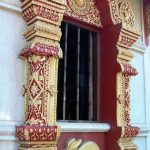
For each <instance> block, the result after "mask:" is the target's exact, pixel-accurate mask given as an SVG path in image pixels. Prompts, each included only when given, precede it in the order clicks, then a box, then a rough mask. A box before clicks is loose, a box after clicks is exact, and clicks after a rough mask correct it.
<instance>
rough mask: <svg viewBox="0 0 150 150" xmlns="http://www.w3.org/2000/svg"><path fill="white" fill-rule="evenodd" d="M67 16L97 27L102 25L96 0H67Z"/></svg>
mask: <svg viewBox="0 0 150 150" xmlns="http://www.w3.org/2000/svg"><path fill="white" fill-rule="evenodd" d="M65 15H66V16H69V17H72V18H74V19H76V20H78V21H82V22H85V23H88V24H91V25H94V26H97V27H102V24H101V19H100V12H99V10H98V8H97V7H96V4H95V0H67V8H66V12H65Z"/></svg>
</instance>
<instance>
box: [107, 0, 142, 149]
mask: <svg viewBox="0 0 150 150" xmlns="http://www.w3.org/2000/svg"><path fill="white" fill-rule="evenodd" d="M109 4H110V11H111V17H112V21H113V23H114V24H119V23H121V24H122V27H121V31H120V35H119V39H118V42H117V50H118V56H117V62H118V63H119V64H120V68H121V71H120V72H118V73H117V110H116V114H117V116H116V117H117V126H118V127H119V128H121V135H120V139H119V140H118V144H119V147H120V149H121V150H137V146H136V145H135V144H134V143H133V140H134V138H135V137H136V136H137V135H138V133H139V128H138V127H133V126H132V125H131V119H130V109H131V108H130V101H131V100H130V78H131V77H132V76H136V75H137V74H138V72H137V70H136V69H135V68H133V67H132V66H131V64H130V61H131V60H132V59H133V54H132V52H131V47H132V45H133V44H134V43H135V42H136V41H137V40H138V39H139V37H140V34H141V33H140V31H138V30H137V29H136V27H135V16H134V13H133V10H132V8H131V4H130V2H128V1H125V2H121V3H118V1H117V0H109Z"/></svg>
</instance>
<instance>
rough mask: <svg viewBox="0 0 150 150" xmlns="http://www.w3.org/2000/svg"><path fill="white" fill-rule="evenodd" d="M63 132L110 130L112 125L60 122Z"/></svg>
mask: <svg viewBox="0 0 150 150" xmlns="http://www.w3.org/2000/svg"><path fill="white" fill-rule="evenodd" d="M58 125H60V126H61V131H62V132H108V131H109V130H110V125H109V124H105V123H69V122H58Z"/></svg>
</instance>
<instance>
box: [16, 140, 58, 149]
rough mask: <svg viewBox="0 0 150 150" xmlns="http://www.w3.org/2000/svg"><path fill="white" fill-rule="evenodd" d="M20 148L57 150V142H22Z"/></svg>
mask: <svg viewBox="0 0 150 150" xmlns="http://www.w3.org/2000/svg"><path fill="white" fill-rule="evenodd" d="M19 144H20V146H19V149H18V150H57V147H56V145H55V144H52V143H50V142H48V141H37V142H20V143H19Z"/></svg>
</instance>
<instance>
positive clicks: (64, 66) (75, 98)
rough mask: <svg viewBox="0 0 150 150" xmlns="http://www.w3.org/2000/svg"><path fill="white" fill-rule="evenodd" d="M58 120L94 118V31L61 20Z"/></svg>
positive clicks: (95, 35)
mask: <svg viewBox="0 0 150 150" xmlns="http://www.w3.org/2000/svg"><path fill="white" fill-rule="evenodd" d="M61 29H62V38H61V42H60V44H61V48H62V50H63V59H61V60H60V62H59V71H58V105H57V119H58V120H77V121H81V120H82V121H96V120H97V33H96V32H92V31H90V30H87V29H83V28H80V27H78V26H75V25H72V24H69V23H65V22H63V23H62V26H61Z"/></svg>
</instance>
